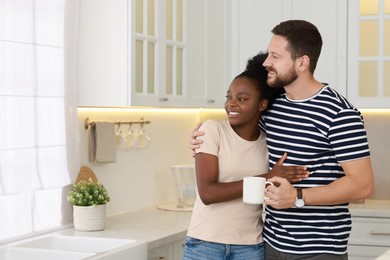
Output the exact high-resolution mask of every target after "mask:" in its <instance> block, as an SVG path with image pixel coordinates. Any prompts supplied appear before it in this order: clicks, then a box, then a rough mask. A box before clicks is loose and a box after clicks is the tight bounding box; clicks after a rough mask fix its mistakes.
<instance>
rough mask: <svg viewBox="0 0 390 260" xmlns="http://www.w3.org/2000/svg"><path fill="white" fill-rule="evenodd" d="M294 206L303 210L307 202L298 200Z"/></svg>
mask: <svg viewBox="0 0 390 260" xmlns="http://www.w3.org/2000/svg"><path fill="white" fill-rule="evenodd" d="M294 204H295V207H297V208H302V207H303V206H305V201H304V200H302V199H297V200H296V201H295V203H294Z"/></svg>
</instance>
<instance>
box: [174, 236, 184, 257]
mask: <svg viewBox="0 0 390 260" xmlns="http://www.w3.org/2000/svg"><path fill="white" fill-rule="evenodd" d="M184 243H185V238H183V239H179V240H177V241H175V242H173V260H181V259H183V250H184Z"/></svg>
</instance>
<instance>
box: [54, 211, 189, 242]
mask: <svg viewBox="0 0 390 260" xmlns="http://www.w3.org/2000/svg"><path fill="white" fill-rule="evenodd" d="M191 213H192V212H188V211H187V212H186V211H167V210H159V209H157V208H146V209H140V210H134V211H129V212H125V213H121V214H116V215H112V216H108V217H107V218H106V222H105V229H104V230H102V231H93V232H81V231H76V230H75V229H74V228H67V229H64V230H61V231H58V232H55V233H56V234H62V235H72V236H93V237H108V238H122V239H134V240H144V241H147V242H148V249H153V248H156V247H159V246H162V245H164V244H167V243H169V242H173V241H176V240H179V239H182V238H185V236H186V234H187V228H188V225H189V223H190V220H191Z"/></svg>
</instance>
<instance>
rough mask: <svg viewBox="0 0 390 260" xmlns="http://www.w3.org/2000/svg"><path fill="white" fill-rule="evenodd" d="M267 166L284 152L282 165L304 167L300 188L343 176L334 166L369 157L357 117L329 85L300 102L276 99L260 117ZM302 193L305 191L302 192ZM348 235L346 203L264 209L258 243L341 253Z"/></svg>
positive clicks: (287, 250)
mask: <svg viewBox="0 0 390 260" xmlns="http://www.w3.org/2000/svg"><path fill="white" fill-rule="evenodd" d="M261 126H262V128H264V130H265V131H266V133H267V146H268V151H269V160H270V167H271V168H272V167H273V166H274V164H275V163H276V162H277V161H278V160H279V159H280V158H281V157H282V155H283V153H284V152H287V153H288V157H287V160H286V161H285V163H284V165H302V166H306V167H307V169H308V171H309V172H310V176H309V177H308V178H306V179H304V180H302V181H301V182H299V183H295V184H293V186H295V187H297V188H298V187H299V188H302V189H305V188H310V187H316V186H323V185H327V184H329V183H331V182H333V181H335V180H337V179H338V178H341V177H343V176H344V172H343V169H342V168H341V166H340V162H344V161H350V160H356V159H360V158H365V157H369V156H370V152H369V148H368V142H367V135H366V131H365V129H364V123H363V118H362V116H361V114H360V112H359V111H358V110H357V109H355V108H354V107H353V106H352V105H351V104H350V103H349V102H348V101H347V100H346V99H345V98H344V97H342V96H341V95H339V94H338V93H337V92H336V91H335V90H333V89H332V88H330V87H329V86H324V87H323V88H322V90H321V91H320V92H319V93H317V94H316V95H315V96H313V97H311V98H309V99H306V100H299V101H294V100H289V99H288V98H287V97H286V96H285V94H284V95H282V96H281V97H279V98H278V99H277V100H276V101H275V103H274V104H273V105H272V107H271V108H270V109H269V110H268V111H267V113H266V115H265V116H264V121H262V122H261ZM303 193H305V191H304V190H303ZM350 231H351V216H350V213H349V210H348V204H342V205H329V206H305V207H303V208H289V209H283V210H278V209H274V208H272V207H270V206H267V207H266V220H265V224H264V240H265V241H266V242H267V243H268V244H270V245H271V246H272V247H274V248H275V249H276V250H279V251H281V252H285V253H293V254H317V253H329V254H344V253H346V252H347V242H348V238H349V234H350Z"/></svg>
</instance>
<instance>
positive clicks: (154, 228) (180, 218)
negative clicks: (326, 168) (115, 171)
mask: <svg viewBox="0 0 390 260" xmlns="http://www.w3.org/2000/svg"><path fill="white" fill-rule="evenodd" d="M350 211H351V214H352V216H354V217H379V218H390V200H368V199H367V200H365V202H364V203H351V204H350ZM191 214H192V212H190V211H167V210H160V209H157V208H156V207H150V208H145V209H140V210H133V211H129V212H123V213H118V214H115V215H110V216H107V217H106V222H105V229H104V230H102V231H93V232H81V231H76V230H75V229H74V228H73V227H72V228H66V229H63V230H59V231H55V232H52V233H51V234H58V235H71V236H88V237H106V238H121V239H133V240H143V241H147V243H148V250H150V249H154V248H157V247H160V246H163V245H166V244H167V243H171V242H174V241H177V240H179V239H183V238H185V236H186V234H187V228H188V225H189V223H190V220H191ZM19 242H21V241H18V242H16V241H15V243H19Z"/></svg>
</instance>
